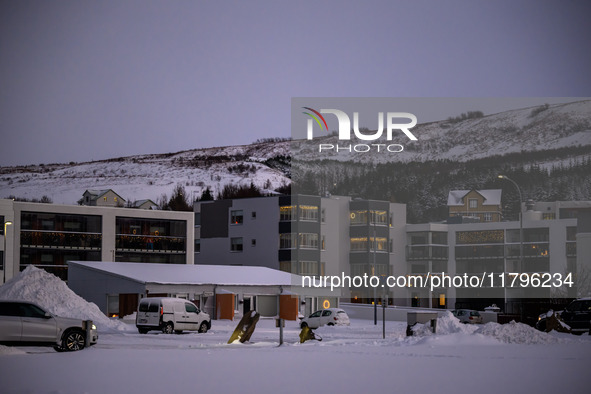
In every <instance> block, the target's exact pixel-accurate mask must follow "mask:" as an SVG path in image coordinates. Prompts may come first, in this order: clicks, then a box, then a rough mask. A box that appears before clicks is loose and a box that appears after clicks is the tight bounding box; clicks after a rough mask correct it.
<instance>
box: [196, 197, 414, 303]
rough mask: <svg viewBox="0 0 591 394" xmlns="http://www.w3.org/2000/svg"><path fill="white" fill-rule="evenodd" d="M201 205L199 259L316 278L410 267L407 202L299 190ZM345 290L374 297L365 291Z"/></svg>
mask: <svg viewBox="0 0 591 394" xmlns="http://www.w3.org/2000/svg"><path fill="white" fill-rule="evenodd" d="M194 210H195V223H196V228H195V264H226V265H258V266H264V267H269V268H274V269H280V270H282V271H285V272H291V273H294V274H298V275H309V276H315V277H322V276H325V275H337V276H340V275H342V274H344V275H347V276H350V275H363V274H364V273H366V274H368V275H371V274H372V273H374V272H375V274H376V275H389V274H391V273H393V272H395V271H397V270H398V271H400V270H401V269H402V268H403V267H404V228H405V223H406V206H405V205H403V204H393V203H389V202H385V201H371V200H357V199H351V198H350V197H342V196H331V197H319V196H305V195H294V196H274V197H258V198H246V199H234V200H218V201H205V202H197V203H195V206H194ZM399 273H402V272H399ZM343 296H344V297H351V298H353V299H355V297H357V299H362V298H368V297H372V295H371V293H368V292H367V291H365V290H364V289H351V291H350V292H348V293H347V294H343Z"/></svg>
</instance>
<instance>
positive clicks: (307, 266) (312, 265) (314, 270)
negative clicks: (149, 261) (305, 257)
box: [298, 261, 319, 276]
mask: <svg viewBox="0 0 591 394" xmlns="http://www.w3.org/2000/svg"><path fill="white" fill-rule="evenodd" d="M299 265H300V270H299V272H298V274H299V275H314V276H316V275H318V274H319V272H318V262H317V261H300V264H299Z"/></svg>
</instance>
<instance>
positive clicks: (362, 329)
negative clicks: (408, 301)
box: [0, 319, 591, 393]
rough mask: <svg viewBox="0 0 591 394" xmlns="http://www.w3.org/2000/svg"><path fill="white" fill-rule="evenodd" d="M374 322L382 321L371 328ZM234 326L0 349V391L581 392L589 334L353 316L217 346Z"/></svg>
mask: <svg viewBox="0 0 591 394" xmlns="http://www.w3.org/2000/svg"><path fill="white" fill-rule="evenodd" d="M380 323H381V322H380ZM235 324H237V323H236V322H230V321H214V322H213V326H212V330H211V331H210V332H208V333H206V334H198V333H186V334H185V333H184V334H181V335H165V334H161V333H157V332H152V333H149V334H147V335H141V334H138V333H135V332H131V331H130V332H114V331H112V332H103V333H101V335H100V338H99V342H98V344H97V345H96V346H94V347H92V348H90V349H86V350H83V351H80V352H74V353H56V352H54V351H53V350H52V349H50V348H25V347H19V348H16V351H26V352H27V353H24V354H14V352H15V348H12V350H11V351H10V353H8V354H6V353H5V352H6V351H5V350H0V353H3V354H2V355H0V371H2V372H1V374H2V378H1V379H0V391H1V392H2V393H162V392H168V393H188V392H208V393H231V392H240V393H302V392H304V393H307V392H310V393H316V392H338V393H370V392H387V393H392V392H402V393H418V392H420V393H427V392H437V393H452V392H453V393H455V392H461V391H464V390H468V391H472V390H475V391H476V392H478V393H498V392H505V391H511V392H526V393H547V392H553V391H554V392H569V393H587V392H588V390H589V383H588V382H587V381H586V379H585V377H586V376H587V375H586V371H587V369H588V365H589V362H590V361H591V340H590V338H589V336H587V335H585V336H581V337H575V336H569V335H567V334H552V335H547V334H544V335H545V336H547V338H548V339H549V342H551V343H539V344H530V345H525V344H515V343H504V342H503V341H499V340H498V339H497V338H495V337H494V336H491V335H484V334H469V333H466V332H456V333H451V334H443V333H441V334H437V335H429V336H415V337H408V338H407V337H405V328H406V327H405V324H404V323H401V322H387V327H386V329H387V337H386V339H382V335H381V324H378V325H377V326H374V325H373V322H372V321H367V320H353V321H352V323H351V326H350V327H325V328H320V329H318V330H317V333H319V334H320V335H321V336H322V337H323V341H322V342H316V341H312V342H306V343H304V344H299V343H297V342H298V333H299V329H298V328H297V325H296V324H295V322H288V324H287V327H286V328H285V334H284V337H285V342H286V343H285V344H284V345H283V346H280V347H278V346H277V345H278V341H279V329H278V328H275V325H274V321H273V320H271V319H262V320H261V321H259V323H258V325H257V329H256V330H255V332H254V334H253V336H252V338H251V343H248V344H232V345H228V344H226V342H227V340H228V338H229V337H230V334H231V332H232V330H233V329H234V327H235Z"/></svg>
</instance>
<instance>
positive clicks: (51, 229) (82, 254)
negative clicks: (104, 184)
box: [0, 199, 194, 280]
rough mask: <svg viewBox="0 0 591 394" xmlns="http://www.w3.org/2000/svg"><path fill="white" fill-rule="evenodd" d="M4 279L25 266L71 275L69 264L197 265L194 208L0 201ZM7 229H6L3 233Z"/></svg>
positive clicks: (64, 277)
mask: <svg viewBox="0 0 591 394" xmlns="http://www.w3.org/2000/svg"><path fill="white" fill-rule="evenodd" d="M0 221H2V223H5V222H10V223H12V224H11V225H7V226H6V234H5V243H6V248H4V245H1V246H0V247H1V248H2V249H0V251H1V253H2V256H1V257H2V260H1V261H2V262H4V261H6V267H4V265H2V267H1V268H2V277H3V280H8V279H10V278H12V277H13V276H14V275H15V274H16V273H18V272H19V271H20V270H23V269H24V268H25V267H26V266H27V265H29V264H32V265H34V266H37V267H40V268H44V269H45V270H47V271H49V272H51V273H53V274H55V275H57V276H58V277H60V278H62V279H64V280H66V279H67V268H68V266H67V262H68V261H70V260H75V261H125V262H145V263H165V264H193V238H194V236H193V229H194V215H193V213H192V212H172V211H155V210H143V209H131V208H116V207H100V206H73V205H58V204H40V203H29V202H18V201H13V200H9V199H0ZM3 230H4V229H2V232H4V231H3Z"/></svg>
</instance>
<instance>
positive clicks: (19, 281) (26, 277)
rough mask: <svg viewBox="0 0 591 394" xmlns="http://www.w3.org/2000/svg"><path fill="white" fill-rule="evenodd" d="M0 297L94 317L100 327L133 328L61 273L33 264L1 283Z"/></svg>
mask: <svg viewBox="0 0 591 394" xmlns="http://www.w3.org/2000/svg"><path fill="white" fill-rule="evenodd" d="M0 299H3V300H23V301H30V302H34V303H36V304H38V305H39V306H41V307H43V308H45V309H47V310H48V311H49V312H51V313H53V314H54V315H57V316H61V317H71V318H75V319H81V320H92V321H93V322H94V324H96V326H97V328H98V329H99V330H105V329H106V328H110V329H114V330H118V331H125V330H129V329H130V328H129V326H128V325H126V324H124V323H122V322H120V321H117V320H111V319H109V318H108V317H107V316H105V315H104V314H103V312H101V310H100V309H99V307H98V306H97V305H96V304H94V303H91V302H88V301H86V300H85V299H83V298H82V297H80V296H79V295H77V294H76V293H74V292H73V291H72V290H71V289H70V288H69V287H68V285H66V283H65V282H64V281H62V280H61V279H59V278H58V277H57V276H55V275H52V274H50V273H49V272H47V271H45V270H42V269H39V268H36V267H34V266H32V265H29V266H28V267H27V268H26V269H25V270H24V271H22V272H21V273H20V274H19V275H17V276H15V277H14V278H12V279H11V280H9V281H8V282H6V283H5V284H4V285H2V286H0Z"/></svg>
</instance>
